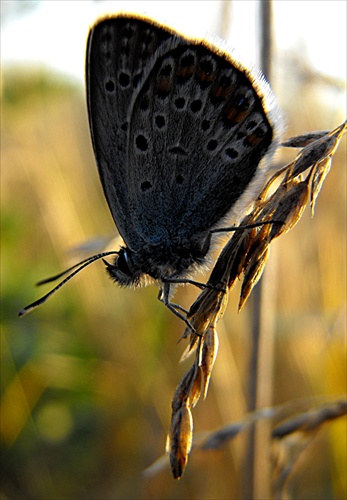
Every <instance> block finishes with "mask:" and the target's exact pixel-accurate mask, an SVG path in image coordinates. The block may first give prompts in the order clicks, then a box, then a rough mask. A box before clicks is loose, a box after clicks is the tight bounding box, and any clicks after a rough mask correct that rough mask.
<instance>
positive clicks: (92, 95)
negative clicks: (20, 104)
mask: <svg viewBox="0 0 347 500" xmlns="http://www.w3.org/2000/svg"><path fill="white" fill-rule="evenodd" d="M170 36H171V35H170V33H169V32H167V31H164V30H162V29H161V28H159V27H156V26H154V25H150V24H148V23H147V22H145V21H142V20H140V19H136V18H135V19H134V18H132V17H124V16H121V17H115V18H109V19H105V20H103V21H101V22H100V23H98V24H96V26H94V27H93V28H92V29H91V31H90V33H89V38H88V45H87V60H86V87H87V103H88V114H89V124H90V130H91V135H92V142H93V148H94V153H95V157H96V161H97V165H98V170H99V175H100V179H101V182H102V186H103V189H104V193H105V196H106V199H107V202H108V205H109V207H110V210H111V213H112V215H113V218H114V220H115V223H116V225H117V228H118V230H119V232H120V234H121V235H122V237H123V239H124V241H125V242H126V244H127V245H128V246H129V247H130V248H132V249H134V250H136V249H137V248H139V247H140V246H141V244H142V242H141V238H140V236H139V235H136V232H135V228H134V225H133V220H132V218H131V216H130V207H129V203H128V186H127V176H128V165H127V154H126V146H127V130H128V127H129V118H130V117H129V106H130V102H131V99H132V98H133V96H134V92H135V91H136V88H138V87H139V86H140V82H141V80H142V79H143V78H144V74H145V68H146V65H147V64H148V61H149V60H150V59H151V57H152V56H153V54H154V53H155V52H156V50H157V49H158V47H159V46H161V45H162V44H163V42H164V41H165V40H167V39H168V38H170Z"/></svg>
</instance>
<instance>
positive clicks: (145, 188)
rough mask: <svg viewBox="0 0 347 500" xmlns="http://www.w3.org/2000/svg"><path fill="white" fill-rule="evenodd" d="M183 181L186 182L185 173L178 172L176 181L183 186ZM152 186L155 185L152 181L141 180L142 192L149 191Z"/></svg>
mask: <svg viewBox="0 0 347 500" xmlns="http://www.w3.org/2000/svg"><path fill="white" fill-rule="evenodd" d="M183 182H184V177H183V175H181V174H178V175H177V176H176V183H177V184H178V185H180V186H181V185H182V184H183ZM152 187H153V185H152V183H151V182H150V181H143V182H141V184H140V188H141V191H142V192H145V191H148V190H149V189H151V188H152Z"/></svg>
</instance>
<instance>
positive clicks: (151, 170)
mask: <svg viewBox="0 0 347 500" xmlns="http://www.w3.org/2000/svg"><path fill="white" fill-rule="evenodd" d="M87 54H88V55H87V95H88V110H89V120H90V126H91V131H92V139H93V145H94V151H95V155H96V158H97V163H98V168H99V174H100V177H101V181H102V184H103V187H104V191H105V195H106V198H107V201H108V204H109V206H110V209H111V212H112V214H113V217H114V220H115V222H116V225H117V227H118V229H119V232H120V233H121V235H122V236H123V238H124V240H125V242H126V243H127V245H129V246H130V248H132V249H133V250H139V249H140V248H141V247H142V246H143V244H144V243H150V244H152V245H155V244H157V243H160V242H163V241H164V240H165V241H166V242H168V241H171V244H172V245H176V246H177V245H179V246H180V245H181V246H182V247H183V246H187V244H188V245H189V241H190V240H191V237H192V236H193V235H195V234H197V233H200V232H204V231H206V230H208V229H210V228H211V227H213V226H214V225H216V224H217V223H218V221H220V220H221V219H222V218H223V217H224V216H225V215H226V214H227V213H228V212H229V211H230V209H231V208H232V207H233V205H234V204H235V202H236V201H237V200H238V199H239V198H240V196H241V194H242V193H244V191H245V190H246V188H247V186H248V185H249V183H250V181H251V180H252V179H253V177H254V174H255V172H256V171H257V169H258V164H259V161H260V160H261V158H262V157H263V156H264V155H265V153H266V152H267V150H268V149H269V146H270V144H271V142H272V140H273V126H272V124H271V123H270V122H269V119H268V117H267V113H266V111H265V108H264V106H265V105H264V102H263V98H262V97H261V96H259V95H258V94H257V92H256V90H255V88H254V84H253V83H252V79H251V78H250V77H249V75H248V74H247V72H246V70H244V69H242V68H240V67H239V66H238V64H237V63H235V61H234V60H232V59H231V58H230V56H228V55H226V54H224V53H222V52H221V51H218V50H213V51H212V50H211V49H210V48H209V47H208V46H207V45H206V44H203V43H197V42H194V41H190V40H187V39H185V38H183V37H181V36H178V35H174V34H172V33H171V32H169V31H167V30H165V29H163V28H161V27H159V26H157V25H155V24H150V23H148V22H146V21H143V20H141V19H134V18H124V17H116V18H110V19H107V20H104V21H103V22H101V23H100V24H98V25H96V26H95V27H94V28H93V30H92V31H91V34H90V37H89V41H88V51H87Z"/></svg>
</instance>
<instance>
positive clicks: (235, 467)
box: [1, 28, 346, 499]
mask: <svg viewBox="0 0 347 500" xmlns="http://www.w3.org/2000/svg"><path fill="white" fill-rule="evenodd" d="M317 29H318V28H317ZM282 62H283V61H282ZM287 63H288V64H287V66H285V67H284V66H282V65H281V68H280V69H281V71H277V72H276V68H275V73H277V74H276V75H275V76H276V77H277V80H276V82H275V83H276V90H277V94H278V97H279V101H280V104H281V106H282V107H283V108H284V111H285V113H286V115H287V122H288V128H287V131H286V136H287V137H289V136H292V135H295V134H299V133H303V132H305V131H310V130H316V129H329V128H333V127H335V126H337V125H338V124H339V123H341V122H342V121H343V119H344V112H345V110H344V109H343V106H342V107H341V102H343V103H344V105H345V103H346V101H345V94H344V83H342V85H341V82H337V81H330V80H329V81H327V80H326V79H324V78H322V77H320V76H319V75H317V74H315V73H314V72H312V71H311V70H310V68H307V67H303V66H302V65H300V64H299V63H298V60H295V58H294V59H293V60H291V61H290V60H289V61H287ZM288 75H290V76H291V78H289V76H288ZM1 92H2V95H1V108H2V119H1V137H2V140H1V231H2V234H1V245H2V251H1V293H2V303H1V327H2V337H1V339H2V350H1V356H2V360H1V361H2V363H1V364H2V368H1V369H2V376H1V438H2V440H1V448H2V450H1V451H2V453H1V461H2V464H1V470H2V472H1V485H2V486H1V492H2V497H1V498H4V499H5V498H9V499H17V498H33V499H49V498H51V499H56V498H110V499H111V498H112V499H113V498H177V499H178V498H182V499H183V498H192V499H193V498H196V499H201V498H225V499H229V498H239V497H241V496H242V493H241V491H242V484H241V483H242V481H241V476H242V474H241V473H242V467H243V463H244V457H245V437H244V436H242V435H240V436H238V437H237V438H236V439H235V440H234V441H232V443H231V444H230V446H229V447H227V448H225V449H224V450H222V451H218V452H206V453H202V452H199V453H196V454H193V455H192V456H191V458H190V462H189V466H188V469H187V471H186V473H185V475H184V477H183V479H182V480H181V481H180V482H179V483H177V482H174V481H173V480H172V478H171V474H170V472H169V471H168V470H165V471H163V472H162V473H160V474H159V475H158V476H157V477H155V478H152V479H149V480H144V479H143V477H142V471H143V469H144V468H145V467H147V466H149V465H150V464H151V463H152V462H153V461H154V460H156V459H157V458H158V457H159V456H160V455H162V453H163V450H164V446H165V438H166V432H167V429H168V427H169V420H170V401H171V398H172V395H173V391H174V389H175V386H176V385H177V383H178V381H179V380H180V378H181V377H182V375H183V373H184V372H185V371H186V370H187V369H188V366H189V365H188V364H187V363H185V364H183V365H179V364H178V361H179V358H180V356H181V354H182V352H183V349H184V347H185V345H184V344H183V343H181V344H178V345H177V341H178V340H179V338H180V336H181V334H182V332H183V326H182V323H181V322H180V321H179V320H178V319H177V318H175V317H174V316H173V315H172V314H170V313H169V312H168V311H167V310H166V309H165V308H164V307H163V306H162V304H160V303H159V302H158V301H157V300H156V296H157V290H156V289H155V288H154V287H149V288H147V289H142V290H136V291H133V290H127V289H119V288H118V287H117V286H115V285H114V284H113V283H112V282H111V281H110V280H108V279H107V276H106V274H105V272H104V270H103V265H102V263H101V262H99V263H96V264H94V265H93V266H90V267H89V268H88V270H87V271H85V272H83V273H81V274H80V275H78V276H77V277H76V278H74V280H73V281H72V282H71V283H69V284H68V285H66V286H65V287H64V289H63V290H61V291H60V292H58V293H57V294H56V295H55V296H54V297H53V298H52V299H51V300H49V302H47V304H45V305H44V306H42V307H40V308H39V309H38V310H37V311H35V312H33V313H32V314H30V315H28V316H26V317H25V318H23V319H18V318H17V313H18V311H19V310H20V309H21V308H22V307H23V306H24V305H27V304H28V303H30V302H32V301H33V300H35V298H37V297H39V296H40V295H41V294H42V293H44V292H45V290H46V288H43V289H42V290H36V289H34V288H33V284H34V283H35V282H37V281H38V280H39V279H41V278H44V277H47V276H50V275H52V274H54V273H55V272H59V271H60V270H62V269H65V268H66V267H68V266H69V265H70V264H71V263H73V262H75V261H76V259H77V260H78V258H81V255H74V254H72V253H71V249H73V248H75V247H76V246H78V245H80V244H84V243H85V242H86V241H89V240H93V239H94V238H96V237H101V238H104V237H106V238H108V237H110V238H111V237H112V236H114V235H115V228H114V224H113V221H112V219H111V216H110V213H109V210H108V207H107V205H106V201H105V199H104V197H103V194H102V190H101V186H100V182H99V179H98V175H97V170H96V167H95V161H94V158H93V153H92V149H91V144H90V138H89V129H88V124H87V113H86V105H85V97H84V90H83V89H82V88H81V87H80V86H79V85H77V84H76V85H75V84H73V83H71V81H68V80H66V79H64V78H63V77H62V76H60V75H58V74H54V73H53V72H52V71H48V70H46V69H44V68H37V69H30V70H29V69H28V68H23V67H17V68H11V69H7V68H5V67H3V68H2V88H1ZM341 95H342V96H343V98H342V99H341ZM282 160H283V161H284V159H282ZM274 252H275V253H276V255H277V257H276V261H277V264H276V272H277V277H276V318H275V322H276V324H275V327H276V345H275V369H274V380H273V382H274V398H273V400H274V404H280V403H283V402H287V401H291V400H293V399H297V398H303V397H310V396H316V395H317V396H318V395H323V396H324V395H325V396H327V397H331V396H339V395H341V394H343V393H345V392H346V140H345V139H344V140H343V142H342V143H341V146H340V148H339V150H338V151H337V153H336V155H335V157H334V162H333V168H332V171H331V173H330V174H329V176H328V178H327V180H326V182H325V184H324V187H323V190H322V193H321V195H320V197H319V199H318V204H317V207H316V215H315V217H314V218H313V219H312V218H311V217H310V214H309V211H308V210H307V211H306V213H305V215H304V217H303V219H302V221H301V222H300V223H299V225H298V226H297V227H296V228H295V229H294V230H293V231H292V232H290V233H289V234H288V235H285V236H284V237H281V238H280V239H279V241H277V242H275V243H274ZM83 257H84V255H82V258H83ZM270 258H271V257H270ZM196 294H197V292H196V290H194V289H190V288H188V287H182V288H181V289H180V290H179V291H178V293H177V296H176V298H177V301H178V302H179V303H181V304H183V305H186V306H188V305H189V304H190V303H191V302H192V301H193V300H194V298H195V296H196ZM237 301H238V294H237V290H234V291H233V293H232V294H231V297H230V302H229V306H228V310H227V312H226V314H225V316H224V318H223V320H222V321H221V322H220V323H219V325H218V332H219V335H220V351H219V355H218V358H217V362H216V366H215V368H214V371H213V375H212V382H211V386H210V390H209V394H208V397H207V400H206V401H205V402H203V403H202V402H200V404H199V405H198V406H197V408H196V409H195V412H194V424H195V432H196V433H198V432H202V431H205V430H212V429H214V428H217V427H220V426H222V425H225V424H226V423H227V422H232V421H235V420H239V419H242V418H243V417H244V415H245V413H246V412H247V397H248V395H247V379H248V372H247V370H248V362H249V356H250V348H251V346H250V338H251V337H250V307H251V301H250V303H249V304H247V305H246V307H245V308H244V310H243V311H242V313H241V314H240V315H238V314H237ZM345 471H346V422H345V419H339V420H337V421H335V422H332V423H329V424H328V425H326V426H325V427H324V429H323V430H322V432H321V434H320V435H319V437H318V438H317V439H316V441H315V443H314V444H313V445H311V447H310V448H309V449H308V450H307V452H306V455H305V457H304V459H303V460H302V461H301V463H300V467H298V468H297V471H296V473H295V474H293V477H292V483H291V492H292V494H293V498H315V499H316V498H317V499H318V498H326V499H328V498H341V499H342V498H345V497H346V472H345Z"/></svg>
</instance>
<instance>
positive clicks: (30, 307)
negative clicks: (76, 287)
mask: <svg viewBox="0 0 347 500" xmlns="http://www.w3.org/2000/svg"><path fill="white" fill-rule="evenodd" d="M118 253H119V252H116V251H115V250H112V251H110V252H103V253H100V254H97V255H93V257H88V259H85V260H82V261H81V262H79V263H78V264H75V265H74V266H72V267H70V268H69V269H67V270H66V271H63V272H62V273H59V274H57V275H55V276H52V277H51V278H47V279H45V280H42V281H39V282H38V283H37V285H42V284H44V283H50V282H52V281H55V280H57V279H59V278H61V277H62V276H64V275H65V274H67V273H69V272H70V271H72V270H73V269H76V267H77V269H76V270H75V271H73V272H72V273H71V274H69V276H67V277H66V278H65V279H63V281H61V282H60V283H59V284H58V285H57V286H56V287H54V288H53V289H52V290H51V291H50V292H48V293H46V295H44V296H43V297H41V298H40V299H38V300H35V302H33V303H32V304H29V305H28V306H26V307H24V308H23V309H21V310H20V311H19V313H18V316H19V317H21V316H24V315H25V314H27V313H29V312H30V311H32V310H33V309H35V308H36V307H38V306H40V305H41V304H44V303H45V302H46V300H48V299H49V297H50V296H51V295H53V294H54V293H55V292H57V291H58V290H59V288H61V287H62V286H63V285H65V283H67V282H68V281H69V280H71V278H73V277H74V276H75V275H76V274H77V273H79V272H80V271H82V269H84V268H85V267H87V266H89V264H92V263H93V262H95V261H96V260H99V259H102V258H103V257H106V256H107V255H115V254H117V255H118Z"/></svg>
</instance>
